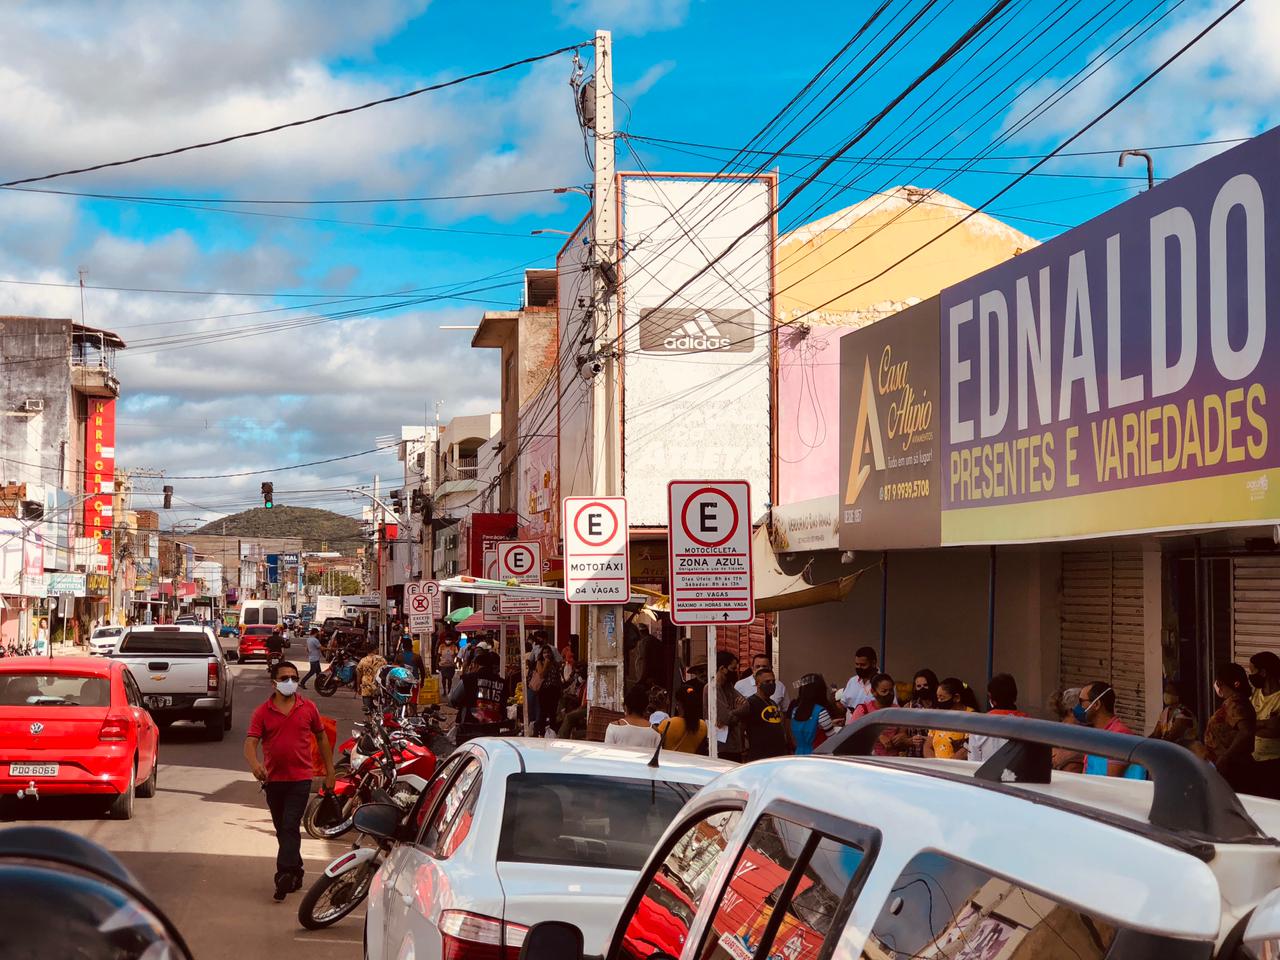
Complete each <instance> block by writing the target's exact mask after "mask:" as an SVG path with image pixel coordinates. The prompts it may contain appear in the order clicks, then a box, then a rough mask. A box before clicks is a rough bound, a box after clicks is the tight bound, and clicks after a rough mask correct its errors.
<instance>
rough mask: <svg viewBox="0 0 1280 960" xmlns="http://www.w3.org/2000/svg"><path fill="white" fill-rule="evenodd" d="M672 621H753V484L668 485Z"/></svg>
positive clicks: (693, 482)
mask: <svg viewBox="0 0 1280 960" xmlns="http://www.w3.org/2000/svg"><path fill="white" fill-rule="evenodd" d="M667 498H668V508H669V511H670V515H669V518H668V522H667V538H668V542H667V555H668V556H669V557H670V558H671V622H672V623H675V624H681V625H697V624H716V625H718V626H721V625H729V624H735V623H750V622H751V621H752V620H754V619H755V618H756V601H755V593H754V589H753V586H752V582H751V485H750V484H749V483H747V481H745V480H672V481H671V483H669V484H668V485H667Z"/></svg>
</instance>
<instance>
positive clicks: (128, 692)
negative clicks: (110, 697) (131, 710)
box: [120, 670, 142, 707]
mask: <svg viewBox="0 0 1280 960" xmlns="http://www.w3.org/2000/svg"><path fill="white" fill-rule="evenodd" d="M120 675H121V677H123V679H124V696H125V699H126V700H128V701H129V704H130V705H131V706H134V707H140V706H142V691H141V690H139V689H138V683H137V681H136V680H134V679H133V674H131V673H130V672H129V671H128V670H122V671H121V672H120Z"/></svg>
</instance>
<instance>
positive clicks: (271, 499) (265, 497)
mask: <svg viewBox="0 0 1280 960" xmlns="http://www.w3.org/2000/svg"><path fill="white" fill-rule="evenodd" d="M262 503H263V505H264V506H265V507H266V508H267V509H268V510H270V509H271V508H272V507H274V506H275V505H276V504H275V486H274V485H273V484H271V483H264V484H263V485H262Z"/></svg>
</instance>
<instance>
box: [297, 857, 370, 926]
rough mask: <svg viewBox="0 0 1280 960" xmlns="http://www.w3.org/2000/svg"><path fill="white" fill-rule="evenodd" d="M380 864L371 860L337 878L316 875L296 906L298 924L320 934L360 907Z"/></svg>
mask: <svg viewBox="0 0 1280 960" xmlns="http://www.w3.org/2000/svg"><path fill="white" fill-rule="evenodd" d="M380 865H381V860H380V859H378V858H376V857H375V858H374V859H373V860H370V861H368V862H367V863H362V864H361V865H360V866H358V867H356V868H355V869H354V870H351V871H349V872H348V873H344V874H342V875H341V876H338V877H330V876H329V875H328V874H326V873H322V874H320V877H319V879H317V880H316V882H315V883H313V884H312V885H311V889H310V890H308V891H307V893H306V895H305V896H304V897H303V898H302V902H301V903H299V904H298V922H299V923H300V924H302V925H303V926H304V927H306V928H307V929H308V930H323V929H324V928H325V927H328V926H331V925H333V924H335V923H337V922H338V921H339V920H341V919H342V918H343V917H345V916H346V915H347V914H349V913H350V912H351V911H352V910H354V909H355V908H356V907H358V906H360V904H361V902H362V901H363V900H364V898H365V897H367V896H368V895H369V884H370V883H372V882H373V875H374V874H375V873H377V872H378V867H379V866H380Z"/></svg>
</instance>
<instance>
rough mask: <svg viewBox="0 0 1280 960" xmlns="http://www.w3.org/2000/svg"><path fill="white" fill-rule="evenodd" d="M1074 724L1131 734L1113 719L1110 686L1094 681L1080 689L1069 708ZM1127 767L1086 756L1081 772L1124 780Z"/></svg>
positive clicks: (1100, 681)
mask: <svg viewBox="0 0 1280 960" xmlns="http://www.w3.org/2000/svg"><path fill="white" fill-rule="evenodd" d="M1071 713H1072V716H1074V717H1075V719H1076V722H1077V723H1079V724H1081V725H1082V726H1086V727H1095V728H1097V729H1099V730H1110V731H1111V732H1112V733H1127V734H1131V735H1132V733H1133V731H1132V730H1130V729H1129V725H1128V724H1127V723H1125V722H1124V721H1123V720H1121V719H1120V718H1119V717H1117V716H1116V692H1115V690H1113V689H1111V684H1109V683H1105V682H1104V681H1102V680H1095V681H1093V682H1092V683H1090V684H1087V685H1085V686H1083V687H1081V688H1080V695H1079V700H1078V702H1077V703H1076V705H1075V706H1074V707H1072V708H1071ZM1127 769H1129V764H1127V763H1125V762H1124V761H1123V760H1110V759H1108V758H1107V757H1099V756H1095V755H1093V754H1088V755H1086V756H1085V758H1084V772H1085V773H1088V774H1092V775H1093V776H1098V777H1123V776H1124V773H1125V771H1126V770H1127Z"/></svg>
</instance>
